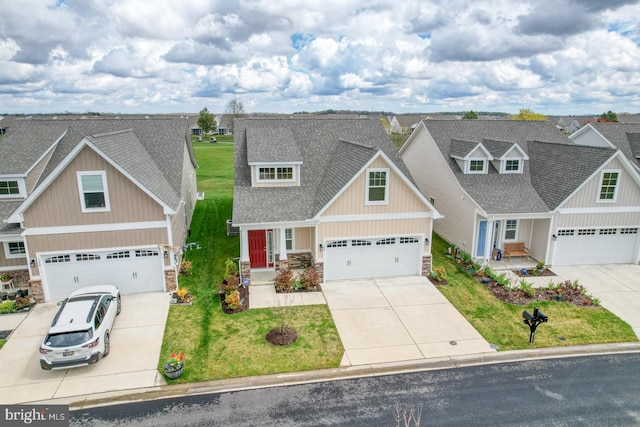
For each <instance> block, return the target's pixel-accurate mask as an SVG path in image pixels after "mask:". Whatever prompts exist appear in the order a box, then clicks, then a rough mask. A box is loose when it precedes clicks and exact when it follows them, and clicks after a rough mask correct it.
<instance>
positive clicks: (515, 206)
mask: <svg viewBox="0 0 640 427" xmlns="http://www.w3.org/2000/svg"><path fill="white" fill-rule="evenodd" d="M423 123H424V125H425V126H426V127H427V129H428V131H429V133H430V134H431V136H432V137H433V139H434V140H435V142H436V145H437V147H438V148H439V149H440V151H441V152H442V154H443V157H444V158H445V160H446V161H447V163H448V165H449V167H450V168H451V171H452V172H453V174H454V176H455V178H456V179H457V180H458V182H459V184H460V186H461V187H462V188H463V189H464V190H465V191H466V192H467V193H469V195H470V196H471V197H472V198H473V199H474V200H475V201H476V202H477V203H478V204H479V205H480V206H481V207H482V208H483V209H484V210H485V211H486V212H487V213H489V214H501V213H531V212H548V211H549V210H551V209H553V208H555V207H557V206H558V204H559V203H560V202H561V201H562V200H564V199H563V197H566V196H568V195H569V194H571V192H572V191H573V190H575V189H576V188H577V187H578V185H580V184H582V183H583V182H584V179H586V177H588V176H590V175H591V174H592V173H593V172H594V171H595V170H596V169H597V168H599V167H600V166H601V165H602V163H603V162H604V161H605V160H606V159H608V158H610V157H611V156H612V155H613V153H614V150H607V149H598V150H596V151H593V150H588V149H587V150H585V149H583V148H584V147H582V148H577V149H572V148H568V147H573V148H575V147H576V146H575V145H574V144H572V143H571V141H570V140H569V139H568V138H567V137H566V136H565V135H564V134H562V132H560V131H559V130H558V129H556V127H555V126H554V125H553V123H551V122H548V121H518V120H490V121H482V120H456V121H449V120H446V121H444V120H442V121H438V120H428V121H427V120H425V121H424V122H423ZM469 135H472V136H471V137H470V136H469ZM460 139H462V140H467V141H469V140H474V141H476V140H477V141H484V142H483V145H485V146H486V147H487V149H489V150H490V151H491V152H492V155H494V157H496V158H497V157H500V156H498V155H497V154H498V153H499V151H496V152H495V153H494V152H493V150H494V149H496V150H498V149H502V148H503V147H507V144H509V145H508V147H511V146H512V145H513V143H517V144H518V145H519V146H520V148H522V149H523V151H524V152H526V153H527V155H528V156H529V159H530V160H529V161H525V162H524V164H523V172H522V173H519V174H500V173H498V171H497V170H496V169H495V168H494V167H493V166H489V170H488V173H487V174H464V173H463V171H462V170H461V169H460V167H459V166H458V164H457V163H456V161H455V160H454V159H452V158H450V156H449V153H450V150H451V143H452V140H456V141H457V140H460ZM509 141H513V142H509ZM530 141H544V143H542V142H535V143H533V142H531V143H530ZM529 148H531V150H529ZM505 149H506V148H505ZM603 150H604V151H603ZM534 168H535V170H534ZM574 168H579V170H580V173H575V174H573V175H572V176H568V175H570V174H567V171H569V170H573V169H574ZM547 177H548V178H547Z"/></svg>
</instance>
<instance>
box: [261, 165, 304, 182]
mask: <svg viewBox="0 0 640 427" xmlns="http://www.w3.org/2000/svg"><path fill="white" fill-rule="evenodd" d="M294 181H295V179H294V175H293V166H277V167H276V166H264V167H259V168H258V182H294Z"/></svg>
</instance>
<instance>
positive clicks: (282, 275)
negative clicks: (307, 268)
mask: <svg viewBox="0 0 640 427" xmlns="http://www.w3.org/2000/svg"><path fill="white" fill-rule="evenodd" d="M273 283H274V284H275V287H276V291H277V292H291V289H292V288H293V272H292V271H291V270H289V269H288V268H287V269H280V270H279V271H278V274H276V277H275V279H273Z"/></svg>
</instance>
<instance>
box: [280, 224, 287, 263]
mask: <svg viewBox="0 0 640 427" xmlns="http://www.w3.org/2000/svg"><path fill="white" fill-rule="evenodd" d="M278 230H279V231H280V239H279V241H278V252H280V261H286V260H287V235H286V234H285V232H284V230H285V228H284V227H280V228H279V229H278Z"/></svg>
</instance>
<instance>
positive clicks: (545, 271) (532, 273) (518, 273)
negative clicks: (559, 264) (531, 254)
mask: <svg viewBox="0 0 640 427" xmlns="http://www.w3.org/2000/svg"><path fill="white" fill-rule="evenodd" d="M511 271H513V272H514V273H515V275H516V276H518V277H544V276H555V275H556V273H554V272H553V271H551V270H549V269H548V268H545V269H543V270H542V271H541V272H538V270H537V269H535V268H532V269H530V270H527V269H526V268H523V269H520V270H511ZM523 271H526V272H527V274H524V273H523Z"/></svg>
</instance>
